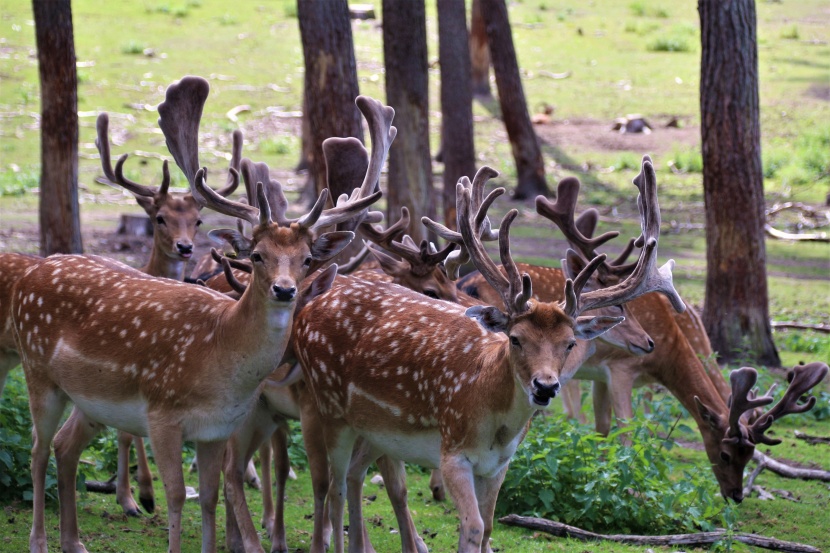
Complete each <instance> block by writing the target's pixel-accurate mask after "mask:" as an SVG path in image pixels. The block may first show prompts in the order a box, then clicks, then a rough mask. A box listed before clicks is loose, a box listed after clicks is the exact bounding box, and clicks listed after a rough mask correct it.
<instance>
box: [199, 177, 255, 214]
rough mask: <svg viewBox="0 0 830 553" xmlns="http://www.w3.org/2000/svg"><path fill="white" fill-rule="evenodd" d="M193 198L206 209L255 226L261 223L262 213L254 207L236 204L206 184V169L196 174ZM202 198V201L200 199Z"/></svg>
mask: <svg viewBox="0 0 830 553" xmlns="http://www.w3.org/2000/svg"><path fill="white" fill-rule="evenodd" d="M193 190H194V194H193V197H194V198H196V199H197V201H199V203H201V204H202V205H204V206H205V207H209V208H210V209H212V210H214V211H217V212H219V213H222V214H224V215H229V216H231V217H236V218H238V219H242V220H243V221H247V222H249V223H250V224H251V225H253V226H257V225H258V224H259V222H260V211H259V209H258V208H256V207H254V206H252V205H246V204H243V203H240V202H234V201H233V200H229V199H227V198H225V197H223V196H220V195H219V194H217V193H216V192H215V191H214V190H213V189H212V188H210V187H209V186H208V185H207V184H206V183H205V169H204V168H201V169H199V170H198V171H197V172H196V176H195V177H194V182H193ZM200 198H201V199H200Z"/></svg>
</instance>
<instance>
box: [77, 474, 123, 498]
mask: <svg viewBox="0 0 830 553" xmlns="http://www.w3.org/2000/svg"><path fill="white" fill-rule="evenodd" d="M116 476H117V475H116ZM84 486H86V491H88V492H92V493H107V494H113V493H115V476H113V477H112V478H110V479H109V480H107V481H106V482H101V481H99V480H86V481H84Z"/></svg>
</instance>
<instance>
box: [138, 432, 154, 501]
mask: <svg viewBox="0 0 830 553" xmlns="http://www.w3.org/2000/svg"><path fill="white" fill-rule="evenodd" d="M133 444H134V445H135V459H136V463H137V466H138V470H137V471H136V475H135V477H136V480H138V501H139V502H140V503H141V506H142V507H144V510H146V511H147V512H148V513H150V514H152V513H153V512H154V511H155V510H156V498H155V493H154V492H153V472H152V471H151V470H150V463H149V462H148V461H147V450H145V449H144V438H142V437H141V436H133Z"/></svg>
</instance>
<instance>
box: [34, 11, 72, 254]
mask: <svg viewBox="0 0 830 553" xmlns="http://www.w3.org/2000/svg"><path fill="white" fill-rule="evenodd" d="M32 8H33V11H34V17H35V35H36V38H37V59H38V70H39V72H40V98H41V119H40V163H41V172H40V253H41V255H50V254H53V253H81V252H82V251H83V243H82V240H81V220H80V211H79V208H78V76H77V73H76V70H75V44H74V39H73V33H72V6H71V3H70V0H53V1H48V0H33V2H32Z"/></svg>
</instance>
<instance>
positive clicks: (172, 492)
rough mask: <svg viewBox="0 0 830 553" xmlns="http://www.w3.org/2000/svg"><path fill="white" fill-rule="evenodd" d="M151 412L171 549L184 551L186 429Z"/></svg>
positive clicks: (174, 551) (153, 437) (170, 552)
mask: <svg viewBox="0 0 830 553" xmlns="http://www.w3.org/2000/svg"><path fill="white" fill-rule="evenodd" d="M154 415H155V414H154V413H152V412H151V413H150V414H149V417H148V418H149V423H150V440H151V441H152V442H153V453H154V454H155V458H156V466H157V467H158V470H159V474H160V475H161V481H162V483H163V484H164V495H165V497H166V499H167V531H168V541H167V550H168V552H169V553H180V552H181V549H182V507H183V506H184V500H185V490H184V474H183V472H182V431H181V428H179V427H178V426H175V425H171V424H169V422H167V421H165V420H164V419H163V418H162V417H161V416H158V417H156V416H154Z"/></svg>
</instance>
